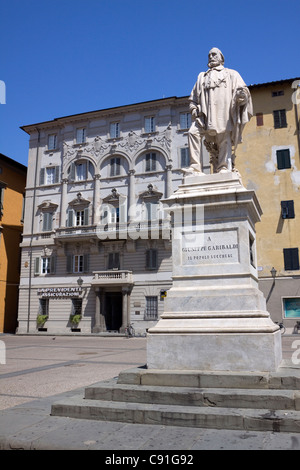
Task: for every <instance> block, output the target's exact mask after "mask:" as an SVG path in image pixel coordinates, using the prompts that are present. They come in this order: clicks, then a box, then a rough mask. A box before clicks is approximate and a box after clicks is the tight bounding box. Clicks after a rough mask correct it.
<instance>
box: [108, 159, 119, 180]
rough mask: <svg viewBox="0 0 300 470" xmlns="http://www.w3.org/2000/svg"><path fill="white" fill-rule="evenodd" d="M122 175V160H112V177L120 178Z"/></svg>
mask: <svg viewBox="0 0 300 470" xmlns="http://www.w3.org/2000/svg"><path fill="white" fill-rule="evenodd" d="M120 174H121V159H120V157H114V158H111V160H110V176H119V175H120Z"/></svg>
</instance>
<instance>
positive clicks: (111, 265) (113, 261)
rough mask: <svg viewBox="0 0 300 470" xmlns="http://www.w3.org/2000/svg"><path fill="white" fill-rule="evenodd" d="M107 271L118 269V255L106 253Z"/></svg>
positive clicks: (117, 253)
mask: <svg viewBox="0 0 300 470" xmlns="http://www.w3.org/2000/svg"><path fill="white" fill-rule="evenodd" d="M107 269H120V253H119V252H117V251H114V252H112V253H108V267H107Z"/></svg>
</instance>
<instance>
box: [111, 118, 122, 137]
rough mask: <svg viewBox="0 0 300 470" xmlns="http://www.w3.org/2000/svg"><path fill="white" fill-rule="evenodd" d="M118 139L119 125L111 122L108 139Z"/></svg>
mask: <svg viewBox="0 0 300 470" xmlns="http://www.w3.org/2000/svg"><path fill="white" fill-rule="evenodd" d="M119 137H120V123H119V122H112V123H111V125H110V138H111V139H118V138H119Z"/></svg>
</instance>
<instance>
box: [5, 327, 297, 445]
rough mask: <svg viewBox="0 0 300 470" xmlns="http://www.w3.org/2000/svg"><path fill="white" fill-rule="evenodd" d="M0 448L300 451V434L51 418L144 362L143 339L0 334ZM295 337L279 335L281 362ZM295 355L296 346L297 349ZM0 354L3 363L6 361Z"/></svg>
mask: <svg viewBox="0 0 300 470" xmlns="http://www.w3.org/2000/svg"><path fill="white" fill-rule="evenodd" d="M0 340H1V341H2V343H1V345H2V353H3V350H4V349H5V364H3V363H1V364H0V384H1V386H0V449H1V450H3V449H50V450H55V449H65V450H67V449H82V450H83V449H84V450H88V449H97V450H100V449H101V450H106V451H112V450H115V451H117V450H119V451H122V450H123V451H125V450H126V451H132V452H133V453H134V452H135V451H137V450H147V451H153V452H155V451H156V450H157V451H159V450H169V451H170V452H171V451H179V450H180V451H184V452H187V451H191V452H192V451H196V450H203V449H207V450H210V449H214V450H219V449H232V450H235V449H236V450H237V449H241V450H242V449H245V450H246V449H252V450H258V449H263V450H271V449H282V450H285V449H295V450H299V449H300V434H290V433H273V432H253V431H229V430H217V429H199V428H192V427H191V428H186V427H185V428H181V427H178V426H160V425H141V424H126V423H125V424H124V423H119V422H105V421H90V420H84V419H82V420H81V419H71V418H64V417H54V416H51V415H50V411H51V404H52V403H54V402H56V401H57V400H59V399H61V398H62V397H66V396H74V395H76V394H78V395H81V396H82V394H83V390H84V388H85V387H86V386H88V385H91V384H93V383H96V382H99V381H102V380H106V379H109V378H112V377H116V376H117V375H118V374H119V373H120V372H121V371H122V370H126V369H130V368H133V367H137V366H143V365H144V364H145V363H146V338H130V339H128V338H125V337H120V336H115V337H109V336H72V337H71V336H46V335H45V336H14V335H0ZM295 341H299V344H300V338H299V339H297V336H295V335H293V336H292V335H291V336H283V357H284V359H287V360H289V359H291V357H292V355H293V353H294V354H295ZM298 349H299V345H298ZM3 359H4V356H3V354H2V362H4V360H3Z"/></svg>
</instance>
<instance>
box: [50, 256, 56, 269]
mask: <svg viewBox="0 0 300 470" xmlns="http://www.w3.org/2000/svg"><path fill="white" fill-rule="evenodd" d="M55 270H56V256H55V255H52V256H51V258H50V274H55Z"/></svg>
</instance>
